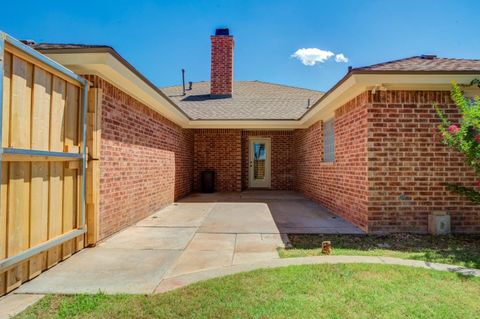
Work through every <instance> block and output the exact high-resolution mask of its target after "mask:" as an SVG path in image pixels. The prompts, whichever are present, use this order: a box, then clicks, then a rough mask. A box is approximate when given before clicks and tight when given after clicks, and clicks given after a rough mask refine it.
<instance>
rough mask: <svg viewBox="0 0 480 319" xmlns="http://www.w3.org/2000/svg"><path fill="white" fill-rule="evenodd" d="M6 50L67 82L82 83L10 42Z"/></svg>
mask: <svg viewBox="0 0 480 319" xmlns="http://www.w3.org/2000/svg"><path fill="white" fill-rule="evenodd" d="M5 51H6V52H9V53H12V54H13V55H15V56H18V57H20V58H21V59H23V60H25V61H28V62H29V63H31V64H35V65H36V66H38V67H40V68H42V69H44V70H45V71H47V72H49V73H51V74H53V75H55V76H56V77H58V78H60V79H62V80H63V81H67V82H69V83H71V84H73V85H76V86H78V87H80V86H81V83H80V82H78V81H77V80H75V79H72V78H71V77H69V76H67V75H65V74H63V73H62V72H60V71H58V70H57V69H55V68H53V67H51V66H49V65H48V64H45V63H43V62H41V61H40V60H37V59H35V58H34V57H32V56H30V55H28V54H27V53H25V52H23V51H22V50H19V49H17V48H16V47H14V46H12V45H11V44H9V43H6V44H5Z"/></svg>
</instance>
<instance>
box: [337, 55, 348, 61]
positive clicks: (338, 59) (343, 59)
mask: <svg viewBox="0 0 480 319" xmlns="http://www.w3.org/2000/svg"><path fill="white" fill-rule="evenodd" d="M335 62H339V63H342V62H343V63H347V62H348V58H347V57H346V56H344V55H343V53H339V54H337V55H336V56H335Z"/></svg>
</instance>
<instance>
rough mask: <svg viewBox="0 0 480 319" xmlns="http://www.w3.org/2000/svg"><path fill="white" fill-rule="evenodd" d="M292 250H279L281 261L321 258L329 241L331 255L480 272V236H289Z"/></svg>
mask: <svg viewBox="0 0 480 319" xmlns="http://www.w3.org/2000/svg"><path fill="white" fill-rule="evenodd" d="M289 239H290V242H291V243H292V246H293V248H290V249H280V250H279V254H280V257H282V258H289V257H305V256H317V255H321V254H322V253H321V248H320V247H321V245H322V241H324V240H330V241H331V242H332V246H333V252H332V255H357V256H388V257H398V258H406V259H416V260H425V261H429V262H437V263H446V264H452V265H459V266H464V267H470V268H479V269H480V235H448V236H430V235H415V234H391V235H383V236H380V235H377V236H375V235H368V236H367V235H289Z"/></svg>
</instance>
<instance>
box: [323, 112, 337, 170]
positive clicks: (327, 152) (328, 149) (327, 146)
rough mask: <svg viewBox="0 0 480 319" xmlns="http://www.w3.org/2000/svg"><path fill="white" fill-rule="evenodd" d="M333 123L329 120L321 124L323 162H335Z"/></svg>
mask: <svg viewBox="0 0 480 319" xmlns="http://www.w3.org/2000/svg"><path fill="white" fill-rule="evenodd" d="M334 127H335V121H334V119H331V120H329V121H326V122H324V123H323V161H324V162H333V161H334V160H335V132H334Z"/></svg>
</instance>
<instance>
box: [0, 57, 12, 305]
mask: <svg viewBox="0 0 480 319" xmlns="http://www.w3.org/2000/svg"><path fill="white" fill-rule="evenodd" d="M11 85H12V55H11V54H10V53H8V52H5V54H4V61H3V97H2V99H3V110H2V113H3V114H2V117H3V123H1V124H2V146H3V147H8V146H9V140H10V139H9V136H10V135H9V134H10V107H11V106H10V103H11ZM1 165H2V176H1V183H2V184H1V186H0V205H1V206H0V259H4V258H6V257H7V237H8V232H7V230H8V227H7V214H8V211H7V209H8V205H7V203H8V197H7V189H8V177H9V172H8V167H9V164H8V163H4V162H2V163H1ZM6 292H7V272H3V273H0V296H1V295H3V294H5V293H6Z"/></svg>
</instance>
